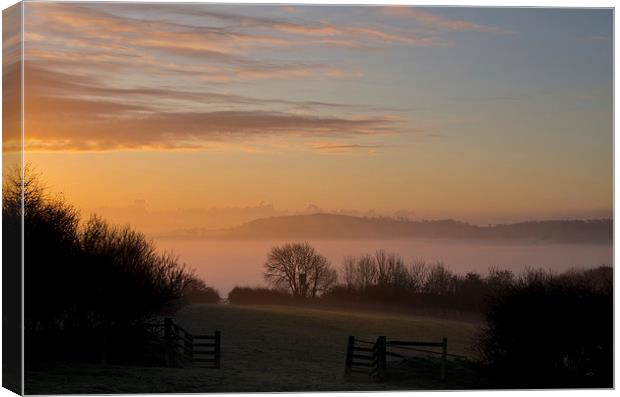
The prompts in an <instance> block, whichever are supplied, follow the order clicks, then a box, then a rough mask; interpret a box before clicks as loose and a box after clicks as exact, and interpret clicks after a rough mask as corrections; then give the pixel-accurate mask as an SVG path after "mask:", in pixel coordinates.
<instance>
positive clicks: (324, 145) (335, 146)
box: [309, 142, 388, 154]
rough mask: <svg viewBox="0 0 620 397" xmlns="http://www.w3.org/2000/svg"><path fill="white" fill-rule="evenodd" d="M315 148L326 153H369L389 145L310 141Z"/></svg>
mask: <svg viewBox="0 0 620 397" xmlns="http://www.w3.org/2000/svg"><path fill="white" fill-rule="evenodd" d="M309 145H310V147H311V148H312V149H313V150H316V151H318V152H321V153H324V154H341V153H352V152H356V151H363V152H366V153H368V154H375V153H377V151H378V150H379V149H384V148H386V147H388V146H387V145H382V144H373V145H364V144H357V143H330V142H311V143H309Z"/></svg>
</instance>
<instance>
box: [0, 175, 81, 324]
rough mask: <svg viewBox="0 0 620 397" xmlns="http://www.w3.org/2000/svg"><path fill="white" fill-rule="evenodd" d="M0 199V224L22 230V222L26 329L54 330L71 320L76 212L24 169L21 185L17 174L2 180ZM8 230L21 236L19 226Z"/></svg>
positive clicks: (75, 250) (75, 249)
mask: <svg viewBox="0 0 620 397" xmlns="http://www.w3.org/2000/svg"><path fill="white" fill-rule="evenodd" d="M22 188H23V189H22ZM2 193H3V195H2V217H3V221H4V222H6V223H7V224H8V225H13V224H15V225H20V224H21V222H22V216H23V222H24V229H23V231H24V240H25V242H24V255H25V263H24V299H25V313H24V314H25V318H24V321H25V324H26V327H27V328H31V329H32V328H49V327H57V326H58V325H60V324H61V323H62V321H63V320H64V319H66V318H67V317H68V316H69V315H70V312H69V307H70V306H71V305H72V301H73V300H72V297H71V288H72V284H73V280H74V278H73V276H72V272H73V270H74V269H75V267H76V258H77V255H78V253H79V243H78V240H79V231H78V222H79V216H78V212H77V210H76V209H75V208H73V207H72V206H71V205H70V204H67V203H66V202H65V201H64V200H63V199H62V197H60V196H52V195H50V194H49V192H48V190H47V189H46V187H45V186H44V185H43V184H42V182H41V179H40V177H39V175H38V174H37V173H35V172H34V171H33V170H32V168H30V167H26V168H25V169H24V179H23V180H22V175H21V172H20V170H19V169H13V170H11V171H10V172H9V173H8V174H7V175H5V178H4V183H3V187H2ZM22 205H23V208H22ZM8 230H21V226H15V227H10V228H9V229H7V231H8ZM20 237H21V236H13V238H14V240H15V243H17V244H21V241H20Z"/></svg>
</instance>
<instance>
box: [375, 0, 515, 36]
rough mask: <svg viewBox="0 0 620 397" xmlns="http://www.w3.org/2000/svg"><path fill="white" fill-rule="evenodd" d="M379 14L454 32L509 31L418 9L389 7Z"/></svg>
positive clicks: (504, 32)
mask: <svg viewBox="0 0 620 397" xmlns="http://www.w3.org/2000/svg"><path fill="white" fill-rule="evenodd" d="M381 13H382V14H384V15H388V16H391V17H395V18H408V19H414V20H416V21H418V22H421V23H423V24H425V25H427V26H430V27H433V28H437V29H445V30H456V31H474V32H483V33H495V34H510V33H512V32H511V31H510V30H507V29H503V28H500V27H496V26H487V25H481V24H478V23H475V22H470V21H465V20H461V19H451V18H446V17H444V16H441V15H439V14H434V13H431V12H428V11H425V10H423V9H422V8H418V7H405V6H400V7H399V6H390V7H382V8H381Z"/></svg>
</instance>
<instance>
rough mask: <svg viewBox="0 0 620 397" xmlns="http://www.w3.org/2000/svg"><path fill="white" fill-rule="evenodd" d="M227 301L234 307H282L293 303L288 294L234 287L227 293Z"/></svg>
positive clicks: (258, 288) (267, 289)
mask: <svg viewBox="0 0 620 397" xmlns="http://www.w3.org/2000/svg"><path fill="white" fill-rule="evenodd" d="M228 301H229V302H230V303H233V304H236V305H283V304H291V303H293V302H294V301H295V299H293V297H292V296H291V295H290V294H287V293H286V292H285V291H279V290H275V289H269V288H260V287H257V288H250V287H235V288H233V289H232V291H230V292H229V293H228Z"/></svg>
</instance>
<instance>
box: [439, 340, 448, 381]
mask: <svg viewBox="0 0 620 397" xmlns="http://www.w3.org/2000/svg"><path fill="white" fill-rule="evenodd" d="M442 342H443V346H442V350H441V379H446V364H447V361H448V357H447V355H448V338H446V337H444V338H443V340H442Z"/></svg>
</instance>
